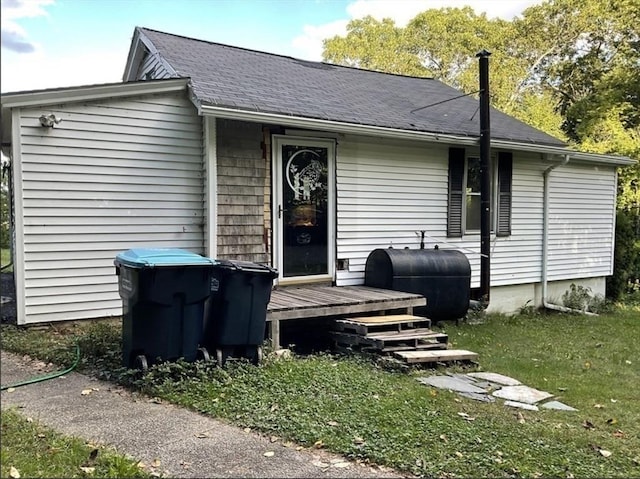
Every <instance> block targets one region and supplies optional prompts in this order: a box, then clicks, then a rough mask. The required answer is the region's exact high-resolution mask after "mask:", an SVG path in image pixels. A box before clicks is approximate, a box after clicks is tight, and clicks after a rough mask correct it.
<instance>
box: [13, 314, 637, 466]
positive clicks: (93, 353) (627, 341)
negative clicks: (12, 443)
mask: <svg viewBox="0 0 640 479" xmlns="http://www.w3.org/2000/svg"><path fill="white" fill-rule="evenodd" d="M443 329H444V330H445V331H446V333H447V334H448V335H449V337H450V341H451V342H452V343H453V346H454V347H456V348H463V349H470V350H472V351H475V352H477V353H479V355H480V358H479V367H478V368H477V369H481V370H486V371H492V372H498V373H502V374H506V375H510V376H513V377H515V378H517V379H519V380H521V381H522V382H523V383H525V384H527V385H529V386H532V387H536V388H538V389H543V390H546V391H549V392H551V393H553V394H555V395H556V396H558V399H559V400H561V401H563V402H565V403H567V404H569V405H571V406H573V407H576V408H577V409H579V411H578V412H561V411H547V410H542V411H538V412H533V411H522V410H517V409H511V408H507V407H505V406H504V405H502V404H498V403H494V404H486V403H480V402H476V401H473V400H470V399H465V398H460V397H458V396H456V395H454V394H452V393H449V392H447V391H442V390H435V389H431V388H429V387H426V386H424V385H422V384H420V383H418V382H417V381H416V379H415V378H416V377H417V376H419V375H424V374H429V373H431V372H432V371H430V370H426V371H425V370H424V369H423V370H419V369H409V370H400V369H397V370H395V369H393V368H390V367H389V366H385V365H384V364H383V362H382V361H379V360H377V359H375V358H372V357H369V358H365V357H360V356H333V355H330V354H316V355H312V356H306V357H295V356H294V357H293V358H292V359H276V358H274V357H268V358H267V360H265V361H264V363H263V364H262V365H261V366H259V367H255V366H251V365H249V364H247V363H243V362H239V363H235V364H230V365H229V367H227V368H225V369H219V368H216V367H215V365H214V364H213V363H202V362H198V363H194V364H187V363H183V362H178V363H166V364H160V365H157V366H154V367H152V368H150V370H149V371H148V372H147V373H146V374H145V375H144V376H143V377H142V378H140V377H138V376H136V375H134V374H133V373H131V372H125V371H123V370H121V369H118V368H119V354H120V345H119V338H120V336H119V335H120V332H119V326H118V323H117V322H112V323H94V324H83V325H81V326H75V327H69V328H66V329H64V330H63V329H61V328H53V329H50V330H48V331H47V330H45V331H43V330H40V331H37V330H23V329H19V328H16V327H14V326H3V330H2V347H3V348H5V349H8V350H14V351H18V352H20V353H28V354H31V355H33V356H40V358H41V359H44V360H52V361H57V362H59V363H62V364H71V362H72V360H73V354H74V353H73V348H72V347H71V346H72V344H73V341H74V339H77V340H78V342H79V344H80V348H81V350H82V351H83V359H82V363H81V364H82V368H84V369H85V370H91V371H94V372H98V373H99V374H100V375H101V376H102V377H106V378H107V379H109V378H111V379H116V380H119V381H121V382H124V383H127V384H129V385H131V386H133V387H138V388H141V389H142V390H144V391H145V392H147V393H149V394H153V395H155V396H159V397H162V398H164V399H166V400H169V401H172V402H175V403H178V404H182V405H184V406H187V407H190V408H193V409H195V410H198V411H201V412H203V413H205V414H210V415H212V416H216V417H219V418H223V419H225V420H227V421H228V422H230V423H232V424H236V425H238V426H241V427H249V428H252V429H255V430H259V431H261V432H264V433H266V434H269V435H271V436H276V437H278V438H279V439H280V440H282V441H293V442H297V443H300V444H302V445H306V446H309V447H323V448H326V449H329V450H332V451H334V452H338V453H341V454H344V455H346V456H349V457H352V458H354V459H359V460H364V461H371V462H376V463H379V464H385V465H388V466H392V467H395V468H397V469H400V470H403V471H407V472H412V473H415V474H418V475H423V476H438V477H454V476H456V477H457V476H465V477H469V476H473V477H486V476H491V477H497V476H501V477H542V476H545V477H549V476H553V477H639V476H640V386H639V385H640V358H638V355H637V351H638V349H637V341H638V338H640V308H638V306H627V307H621V308H620V309H618V310H617V311H615V312H614V313H610V314H603V315H601V316H599V317H586V316H575V315H565V314H549V315H541V314H531V315H526V316H525V315H521V316H517V317H513V318H506V317H502V316H489V317H488V318H486V319H485V320H484V321H483V322H482V323H479V324H470V323H463V324H461V325H459V326H456V325H453V324H448V323H447V324H446V325H445V327H444V328H443ZM456 369H460V367H458V368H450V369H449V370H456ZM467 370H468V368H467ZM462 414H463V415H462ZM609 453H610V454H609ZM605 456H606V457H605Z"/></svg>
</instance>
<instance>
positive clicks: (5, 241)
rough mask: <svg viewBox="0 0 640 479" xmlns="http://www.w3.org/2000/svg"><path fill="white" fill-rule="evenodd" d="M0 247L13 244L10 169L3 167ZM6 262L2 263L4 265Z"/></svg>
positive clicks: (0, 174)
mask: <svg viewBox="0 0 640 479" xmlns="http://www.w3.org/2000/svg"><path fill="white" fill-rule="evenodd" d="M0 176H1V177H2V181H0V248H1V249H2V250H6V249H8V248H9V245H10V244H11V231H10V228H9V170H8V169H5V168H4V165H3V168H2V170H1V172H0ZM4 265H5V263H4V262H3V263H2V266H4Z"/></svg>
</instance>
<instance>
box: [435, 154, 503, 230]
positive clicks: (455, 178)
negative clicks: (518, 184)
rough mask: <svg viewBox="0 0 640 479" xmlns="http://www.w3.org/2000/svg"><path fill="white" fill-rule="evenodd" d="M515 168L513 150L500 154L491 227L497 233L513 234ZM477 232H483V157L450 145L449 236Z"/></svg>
mask: <svg viewBox="0 0 640 479" xmlns="http://www.w3.org/2000/svg"><path fill="white" fill-rule="evenodd" d="M512 168H513V166H512V155H511V153H507V152H501V153H498V159H497V161H496V162H495V163H494V170H497V173H496V174H494V175H493V178H492V181H491V204H492V210H493V215H492V218H491V230H492V231H494V232H495V234H496V236H509V235H510V234H511V176H512ZM496 225H497V228H496ZM476 231H480V159H479V158H477V157H469V158H467V157H466V154H465V150H464V148H450V149H449V202H448V216H447V236H449V237H461V236H462V235H463V234H464V233H466V232H476Z"/></svg>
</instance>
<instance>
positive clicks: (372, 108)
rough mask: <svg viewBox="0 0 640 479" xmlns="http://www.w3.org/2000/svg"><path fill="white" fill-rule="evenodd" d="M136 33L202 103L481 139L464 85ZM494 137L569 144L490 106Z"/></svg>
mask: <svg viewBox="0 0 640 479" xmlns="http://www.w3.org/2000/svg"><path fill="white" fill-rule="evenodd" d="M136 36H137V37H139V38H140V40H141V41H142V42H144V44H145V45H146V46H147V49H148V50H149V51H150V54H154V55H157V56H159V60H161V61H162V62H164V63H165V64H168V65H170V67H171V68H172V69H173V71H175V72H176V75H178V76H180V77H189V78H191V88H192V90H193V95H194V100H195V101H196V102H197V103H199V104H200V105H209V106H217V107H227V108H232V109H237V110H242V111H248V112H260V113H274V114H283V115H289V116H293V117H301V118H312V119H320V120H327V121H336V122H344V123H351V124H356V125H368V126H375V127H381V128H391V129H396V130H406V131H414V132H429V133H435V134H447V135H456V136H466V137H474V138H476V137H478V136H479V114H478V101H477V99H475V98H473V97H471V96H462V97H460V95H461V92H460V91H459V90H456V89H454V88H451V87H449V86H447V85H445V84H444V83H442V82H440V81H438V80H434V79H430V78H416V77H408V76H401V75H393V74H388V73H381V72H374V71H369V70H360V69H356V68H349V67H343V66H338V65H332V64H328V63H320V62H310V61H304V60H299V59H295V58H292V57H286V56H280V55H274V54H270V53H263V52H258V51H253V50H247V49H243V48H238V47H232V46H228V45H222V44H218V43H212V42H206V41H202V40H196V39H191V38H186V37H182V36H177V35H172V34H167V33H162V32H158V31H155V30H150V29H147V28H139V27H138V28H136ZM134 40H135V38H134ZM133 48H134V46H133V45H132V49H133ZM134 57H135V53H134V52H131V53H130V55H129V62H128V64H127V71H129V72H131V71H135V66H132V65H131V60H132V58H134ZM129 79H131V78H129ZM456 97H459V98H456ZM428 105H430V106H428ZM425 107H426V108H425ZM416 109H419V110H416ZM491 135H492V138H496V139H502V140H507V141H515V142H523V143H533V144H542V145H554V146H565V143H564V142H562V141H560V140H558V139H556V138H554V137H552V136H550V135H548V134H546V133H544V132H542V131H540V130H537V129H535V128H533V127H531V126H529V125H527V124H525V123H523V122H521V121H519V120H516V119H515V118H512V117H510V116H508V115H506V114H504V113H502V112H500V111H498V110H496V109H492V111H491Z"/></svg>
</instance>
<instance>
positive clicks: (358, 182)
mask: <svg viewBox="0 0 640 479" xmlns="http://www.w3.org/2000/svg"><path fill="white" fill-rule="evenodd" d="M447 154H448V149H447V147H446V146H439V145H429V144H424V143H409V142H392V141H384V140H379V139H368V138H358V137H352V136H349V137H347V138H345V139H340V140H339V141H338V148H337V162H336V174H337V178H336V182H337V191H338V193H337V258H338V259H348V260H349V270H348V271H338V272H337V278H336V279H337V284H338V286H342V285H350V284H362V282H363V281H364V266H365V262H366V260H367V256H368V255H369V253H371V251H372V250H374V249H376V248H388V247H389V246H393V247H394V248H404V247H405V246H408V247H411V248H417V247H418V246H419V244H420V236H419V233H416V232H418V231H420V230H426V234H427V235H429V236H432V237H437V238H445V237H446V219H447V217H446V211H447V174H448V169H447V168H448V166H447ZM426 244H427V245H428V246H427V247H433V244H434V243H433V240H431V239H429V238H427V239H426Z"/></svg>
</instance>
